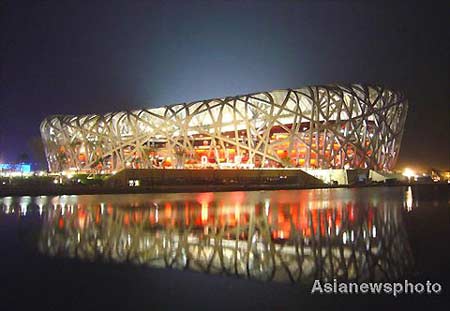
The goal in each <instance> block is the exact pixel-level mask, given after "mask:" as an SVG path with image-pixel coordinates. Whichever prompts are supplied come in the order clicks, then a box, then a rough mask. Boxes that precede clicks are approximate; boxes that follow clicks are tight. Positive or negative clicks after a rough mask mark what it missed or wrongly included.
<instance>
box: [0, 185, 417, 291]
mask: <svg viewBox="0 0 450 311" xmlns="http://www.w3.org/2000/svg"><path fill="white" fill-rule="evenodd" d="M0 205H1V209H2V217H9V218H11V219H13V220H14V221H19V222H20V220H21V219H24V218H27V217H28V218H34V219H37V223H38V225H35V226H31V227H32V228H33V230H34V231H33V232H32V233H30V234H28V235H27V234H25V235H24V236H28V239H30V241H31V242H27V243H28V245H29V246H28V247H30V248H35V249H37V250H38V251H39V252H40V253H41V254H43V255H45V256H52V257H53V256H54V257H69V258H75V259H77V260H81V261H95V262H105V261H106V262H119V263H126V264H134V265H144V266H145V265H148V266H150V267H168V268H177V269H188V270H194V271H200V272H203V273H208V274H224V275H234V276H238V277H241V278H242V277H243V278H249V279H256V280H263V281H277V282H293V283H297V282H299V283H302V282H304V283H306V284H308V283H311V282H312V281H313V280H314V279H322V280H332V279H339V280H345V281H349V280H356V281H365V280H397V279H400V278H402V277H405V276H408V275H411V274H412V273H413V270H414V265H415V261H414V255H413V252H412V251H411V245H410V240H409V239H408V234H407V230H406V228H405V217H407V216H406V215H407V214H408V213H409V212H411V211H413V210H414V209H417V208H420V207H419V203H418V201H415V200H414V199H413V194H412V190H411V188H360V189H320V190H294V191H292V190H289V191H261V192H257V191H256V192H229V193H194V194H160V195H155V194H148V195H146V194H142V195H136V194H133V195H87V196H57V197H46V196H41V197H18V198H12V197H6V198H0ZM21 230H25V231H26V230H28V229H27V228H23V226H22V228H21ZM29 230H32V229H29ZM30 236H31V237H30ZM30 244H31V245H30Z"/></svg>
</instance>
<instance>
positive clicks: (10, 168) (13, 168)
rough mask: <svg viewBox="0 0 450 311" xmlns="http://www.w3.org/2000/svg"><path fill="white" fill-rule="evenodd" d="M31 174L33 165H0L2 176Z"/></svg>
mask: <svg viewBox="0 0 450 311" xmlns="http://www.w3.org/2000/svg"><path fill="white" fill-rule="evenodd" d="M29 173H31V164H26V163H20V164H11V163H0V174H1V175H17V174H29Z"/></svg>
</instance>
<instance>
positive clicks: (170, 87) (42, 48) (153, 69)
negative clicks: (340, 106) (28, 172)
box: [0, 0, 450, 169]
mask: <svg viewBox="0 0 450 311" xmlns="http://www.w3.org/2000/svg"><path fill="white" fill-rule="evenodd" d="M448 3H450V2H447V3H446V2H445V1H442V2H440V1H423V2H414V1H401V2H398V1H397V2H395V4H392V3H391V1H373V2H370V3H369V2H368V1H367V2H364V1H225V0H222V1H111V0H105V1H80V0H75V1H57V0H55V1H20V0H12V1H1V0H0V162H2V161H16V160H17V159H18V156H19V154H21V153H23V152H26V153H28V154H30V155H31V154H32V151H31V150H30V147H29V141H30V140H31V139H32V138H33V137H38V136H39V124H40V122H41V121H42V119H43V118H44V117H45V116H47V115H51V114H85V113H104V112H108V111H116V110H126V109H136V108H147V107H157V106H160V105H168V104H175V103H180V102H189V101H194V100H201V99H208V98H215V97H224V96H228V95H238V94H246V93H252V92H258V91H267V90H272V89H279V88H298V87H301V86H306V85H314V84H328V83H372V84H381V85H385V86H387V87H390V88H395V89H399V90H402V91H404V92H406V94H407V96H408V98H409V103H410V107H409V112H408V118H407V123H406V129H405V134H404V138H403V142H402V147H401V153H400V158H399V161H398V164H397V168H402V167H403V166H405V165H411V166H413V167H421V168H428V167H436V168H441V169H448V168H449V167H450V164H449V161H450V155H449V141H450V138H449V127H450V124H449V116H450V114H449V103H450V94H449V93H450V91H449V90H450V81H449V80H450V78H449V76H450V74H449V71H450V64H449V58H450V56H449V51H450V46H449V42H450V35H449V29H450V23H449V22H448V20H449V18H448V13H449V12H450V4H448Z"/></svg>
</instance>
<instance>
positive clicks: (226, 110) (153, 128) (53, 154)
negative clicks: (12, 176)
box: [40, 84, 408, 173]
mask: <svg viewBox="0 0 450 311" xmlns="http://www.w3.org/2000/svg"><path fill="white" fill-rule="evenodd" d="M407 108H408V103H407V100H406V98H405V96H404V94H403V93H401V92H397V91H393V90H391V89H387V88H384V87H381V86H365V85H359V84H352V85H325V86H309V87H303V88H299V89H285V90H275V91H270V92H262V93H254V94H249V95H242V96H233V97H225V98H220V99H209V100H203V101H196V102H192V103H183V104H176V105H172V106H166V107H161V108H152V109H142V110H136V111H122V112H113V113H106V114H103V115H101V114H90V115H82V116H73V115H56V116H50V117H47V118H46V119H45V120H44V121H43V122H42V123H41V127H40V130H41V135H42V139H43V142H44V147H45V152H46V157H47V161H48V166H49V170H50V171H51V172H61V171H65V170H76V171H85V172H104V173H110V172H114V171H119V170H121V169H124V168H193V169H195V168H207V167H211V168H218V169H224V168H274V167H298V168H303V169H349V168H364V169H372V170H375V171H390V170H392V168H393V167H394V165H395V162H396V159H397V156H398V153H399V149H400V143H401V139H402V134H403V128H404V123H405V119H406V114H407Z"/></svg>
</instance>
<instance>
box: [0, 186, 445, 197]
mask: <svg viewBox="0 0 450 311" xmlns="http://www.w3.org/2000/svg"><path fill="white" fill-rule="evenodd" d="M445 185H447V186H448V185H449V184H445V183H432V184H428V183H427V184H408V183H398V184H381V183H380V184H358V185H311V186H305V185H298V184H278V185H274V184H269V185H264V184H243V185H242V184H241V185H238V184H233V185H218V184H210V185H161V186H153V187H107V186H78V185H73V186H68V185H66V186H55V187H51V188H49V187H39V186H37V187H27V188H26V189H25V188H24V187H8V189H0V197H8V196H41V195H46V196H50V195H55V196H58V195H95V194H138V193H139V194H143V193H196V192H231V191H264V190H266V191H271V190H303V189H335V188H368V187H407V186H437V187H444V186H445Z"/></svg>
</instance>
